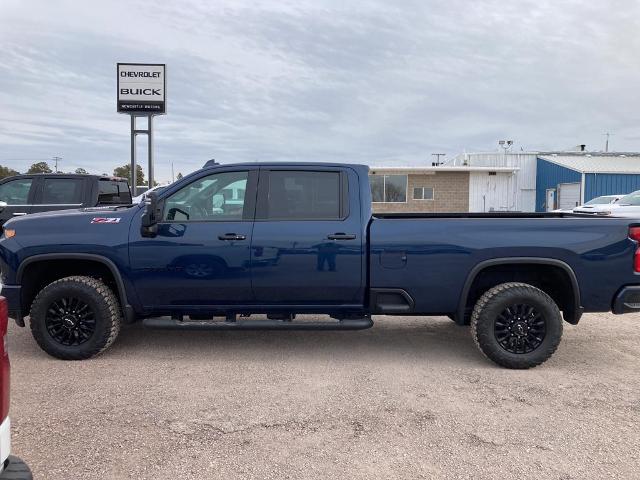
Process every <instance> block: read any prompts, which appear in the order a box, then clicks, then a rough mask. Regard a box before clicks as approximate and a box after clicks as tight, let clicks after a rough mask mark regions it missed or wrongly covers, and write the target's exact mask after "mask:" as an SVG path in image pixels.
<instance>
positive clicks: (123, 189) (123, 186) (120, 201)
mask: <svg viewBox="0 0 640 480" xmlns="http://www.w3.org/2000/svg"><path fill="white" fill-rule="evenodd" d="M130 203H131V191H130V190H129V184H128V183H127V182H126V181H124V180H109V179H106V178H105V179H100V180H99V181H98V204H99V205H128V204H130Z"/></svg>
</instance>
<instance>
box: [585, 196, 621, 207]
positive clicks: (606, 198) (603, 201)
mask: <svg viewBox="0 0 640 480" xmlns="http://www.w3.org/2000/svg"><path fill="white" fill-rule="evenodd" d="M615 199H616V197H611V196H606V195H605V196H603V197H597V198H594V199H593V200H589V201H588V202H587V203H585V205H606V204H607V203H611V202H613V201H614V200H615Z"/></svg>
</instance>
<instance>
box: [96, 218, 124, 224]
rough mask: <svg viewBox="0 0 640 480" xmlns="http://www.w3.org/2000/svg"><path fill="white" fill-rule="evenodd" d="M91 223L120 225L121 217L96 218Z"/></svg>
mask: <svg viewBox="0 0 640 480" xmlns="http://www.w3.org/2000/svg"><path fill="white" fill-rule="evenodd" d="M91 223H120V217H95V218H93V219H92V220H91Z"/></svg>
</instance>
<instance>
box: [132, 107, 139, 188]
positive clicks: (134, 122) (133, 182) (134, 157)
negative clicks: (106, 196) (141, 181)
mask: <svg viewBox="0 0 640 480" xmlns="http://www.w3.org/2000/svg"><path fill="white" fill-rule="evenodd" d="M136 195H138V192H137V191H136V116H135V115H133V114H131V196H132V197H135V196H136Z"/></svg>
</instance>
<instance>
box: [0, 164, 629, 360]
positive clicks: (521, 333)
mask: <svg viewBox="0 0 640 480" xmlns="http://www.w3.org/2000/svg"><path fill="white" fill-rule="evenodd" d="M368 173H369V170H368V167H366V166H362V165H348V164H319V163H318V164H305V163H263V164H260V163H252V164H232V165H213V166H210V167H207V168H203V169H201V170H199V171H197V172H194V173H193V174H191V175H189V176H187V177H184V178H183V179H181V180H179V181H177V182H175V183H173V184H171V185H169V186H167V187H166V188H165V189H164V190H162V191H161V192H160V193H158V194H155V193H153V192H152V193H151V194H150V195H149V197H148V198H147V200H146V201H145V202H144V203H141V204H139V205H129V206H115V207H113V208H110V209H100V210H97V209H92V208H85V209H78V210H75V211H65V212H48V213H41V214H35V215H29V216H27V217H22V218H17V219H13V220H10V221H9V222H7V224H6V225H5V227H4V232H3V236H2V239H1V240H0V268H1V270H2V283H3V288H2V294H3V295H5V296H6V297H7V298H8V299H9V307H10V311H11V314H12V316H13V318H15V320H16V322H17V323H18V325H20V326H24V325H25V317H27V316H29V317H30V322H29V323H30V328H31V332H32V333H33V336H34V338H35V340H36V341H37V343H38V344H39V345H40V347H41V348H42V349H44V350H45V351H46V352H47V353H49V354H50V355H52V356H54V357H57V358H61V359H84V358H89V357H92V356H94V355H96V354H99V353H100V352H102V351H104V350H105V349H106V348H108V347H109V345H111V344H112V342H113V341H114V340H115V339H116V337H117V335H118V332H119V330H120V326H121V324H122V323H132V322H136V321H142V322H144V324H145V325H146V326H147V327H152V328H162V329H173V330H217V329H218V330H219V329H226V330H242V329H315V330H321V329H342V330H353V329H363V328H368V327H371V326H372V325H373V321H372V315H382V314H383V315H393V316H398V317H403V316H449V317H450V318H451V319H452V320H453V321H454V322H456V323H457V324H459V325H470V326H471V333H472V337H473V339H474V340H475V342H476V344H477V345H478V346H479V348H480V350H481V351H482V352H483V353H484V354H485V355H486V356H487V357H489V358H490V359H491V360H493V361H495V362H497V363H498V364H500V365H502V366H505V367H509V368H529V367H533V366H536V365H539V364H540V363H542V362H544V361H545V360H546V359H548V358H549V357H550V356H551V355H552V354H553V352H554V351H555V350H556V348H557V347H558V345H559V343H560V339H561V336H562V327H563V322H565V321H566V322H568V323H571V324H577V323H578V321H579V320H580V317H581V315H582V313H583V312H610V311H613V312H614V313H618V314H621V313H626V312H633V311H639V310H640V253H639V251H638V241H639V240H640V221H637V222H636V221H633V220H630V219H620V218H609V217H605V218H599V217H595V216H588V215H576V214H566V213H535V214H525V213H517V214H516V213H488V214H375V215H373V214H372V211H371V190H370V185H369V177H368ZM254 314H266V319H264V318H263V317H262V316H261V317H260V318H256V317H252V315H254ZM299 314H321V315H327V316H328V317H329V318H327V319H326V320H323V321H312V322H310V321H307V320H303V321H300V319H297V318H296V316H297V315H299ZM425 348H428V346H425Z"/></svg>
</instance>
